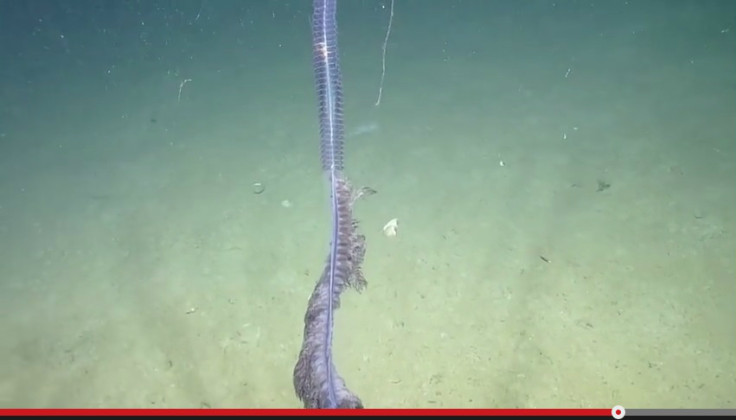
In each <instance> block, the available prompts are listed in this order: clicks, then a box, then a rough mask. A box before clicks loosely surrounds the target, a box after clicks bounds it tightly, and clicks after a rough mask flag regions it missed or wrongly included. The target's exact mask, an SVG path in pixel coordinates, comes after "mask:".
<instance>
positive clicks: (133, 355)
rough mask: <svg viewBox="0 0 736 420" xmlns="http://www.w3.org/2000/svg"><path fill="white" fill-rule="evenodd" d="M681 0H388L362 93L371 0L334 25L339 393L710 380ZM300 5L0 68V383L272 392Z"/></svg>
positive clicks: (498, 398) (711, 25)
mask: <svg viewBox="0 0 736 420" xmlns="http://www.w3.org/2000/svg"><path fill="white" fill-rule="evenodd" d="M399 5H400V3H399ZM694 8H695V7H694V6H693V7H692V8H686V9H687V10H689V11H688V12H687V13H686V12H684V11H672V12H671V13H670V14H669V15H667V16H663V15H662V14H660V13H654V12H651V13H649V14H645V16H644V17H643V18H642V19H641V22H636V21H632V22H630V25H629V26H625V25H621V24H611V25H609V26H606V25H603V24H600V22H592V23H591V22H588V23H584V22H580V21H577V20H576V19H575V18H574V16H567V17H566V19H567V21H566V22H567V23H566V24H564V25H561V24H559V22H555V21H553V20H551V19H542V18H539V19H536V18H529V20H528V21H525V23H524V24H523V25H519V24H518V19H517V20H514V19H511V18H509V17H504V16H497V17H494V18H488V19H487V21H486V22H480V21H479V20H478V21H474V20H473V19H472V16H473V14H472V13H467V14H466V15H463V16H465V18H467V20H466V23H465V25H464V26H463V27H462V28H463V29H462V30H459V29H455V30H452V31H450V30H448V31H447V32H441V29H437V28H436V27H433V26H432V25H430V24H429V23H426V24H425V23H422V21H421V16H417V15H416V14H410V15H407V14H403V15H402V14H401V9H400V8H397V15H396V16H397V17H396V20H395V22H394V24H395V25H396V26H395V27H394V32H393V33H392V37H393V38H392V39H391V42H390V43H389V45H388V56H387V65H388V66H387V74H386V82H385V88H384V96H383V100H382V103H381V105H380V106H379V107H375V106H374V105H373V102H374V101H375V98H376V93H377V84H378V79H379V75H380V45H381V42H382V40H383V36H384V32H383V31H384V28H385V18H386V13H385V11H384V10H379V11H376V14H375V16H374V18H373V20H371V21H369V22H368V23H365V24H364V25H365V26H364V27H359V28H358V29H360V31H365V33H368V32H370V33H371V34H372V35H371V37H370V38H365V39H363V40H360V39H361V38H360V37H359V36H358V29H355V32H354V33H351V31H350V30H346V31H344V32H343V33H345V35H344V38H341V47H342V60H343V72H344V78H345V80H344V87H345V95H346V107H345V118H346V124H347V128H346V130H347V132H348V134H349V135H348V138H347V140H346V159H345V160H346V173H347V174H348V176H349V177H350V178H351V180H352V181H353V182H354V183H355V184H356V185H359V186H362V185H367V186H370V187H373V188H375V189H376V190H377V191H378V193H377V194H376V195H374V196H371V197H368V198H366V199H365V200H363V201H361V202H359V204H358V205H357V207H356V209H355V211H356V216H357V217H358V218H359V219H360V220H361V223H362V225H361V226H362V230H363V232H364V233H365V235H366V236H367V255H366V260H365V265H364V271H365V274H366V277H367V279H368V283H369V284H368V288H367V289H366V290H365V291H364V292H363V293H362V294H357V293H355V292H354V291H348V292H346V293H345V295H344V296H343V304H342V307H341V308H340V310H339V311H338V313H337V324H336V333H335V334H336V341H335V344H334V352H335V358H336V363H337V366H338V369H339V371H340V373H341V374H342V375H343V376H344V377H345V379H346V381H347V383H348V386H349V387H350V388H351V389H352V390H353V391H355V392H356V393H357V394H358V395H359V396H360V397H361V398H362V399H363V401H364V403H365V404H366V406H368V407H601V406H603V407H610V406H612V405H614V404H622V405H624V406H626V407H731V408H733V407H736V305H735V304H734V302H735V298H736V273H735V272H736V258H735V257H736V124H735V123H734V115H736V101H735V96H734V94H735V92H736V90H735V87H736V48H734V47H735V46H736V42H735V40H736V37H735V34H734V32H736V27H733V26H730V27H729V25H732V24H733V17H732V16H731V17H728V16H725V15H724V16H723V22H722V24H719V23H718V22H717V19H715V20H714V16H713V12H712V10H710V11H708V12H707V13H706V12H703V14H702V15H698V14H697V13H696V12H693V11H692V9H694ZM205 11H206V10H205ZM211 12H212V11H211ZM456 13H457V14H459V15H462V13H463V12H461V11H457V12H456ZM274 19H277V18H276V17H275V18H274ZM302 19H304V17H303V16H299V17H298V18H294V21H295V22H297V23H298V24H296V25H294V27H293V28H292V32H290V33H288V34H286V35H284V39H282V40H279V42H283V45H284V46H283V48H280V47H279V46H277V45H276V41H273V40H271V41H273V44H268V45H265V44H264V45H261V46H259V47H258V48H253V49H251V50H247V49H244V51H238V50H237V49H235V48H234V46H233V45H230V44H227V43H225V42H223V43H222V44H223V45H226V46H222V47H221V48H220V47H217V46H216V45H215V46H214V47H208V48H204V47H197V48H200V49H199V50H198V54H199V55H198V56H197V58H196V59H192V60H188V61H185V62H183V63H184V64H175V63H172V62H169V61H167V60H166V59H156V58H155V56H154V57H153V58H152V57H150V56H145V55H144V54H143V53H141V54H140V56H137V55H135V53H134V52H133V51H135V50H131V51H128V52H127V53H121V54H123V56H124V54H130V56H129V58H128V59H126V60H119V61H117V62H115V63H116V65H115V66H114V67H112V68H111V71H109V72H107V71H104V68H103V67H104V66H102V65H101V64H100V63H96V62H95V61H94V60H95V58H94V57H92V56H89V57H88V56H85V55H84V54H83V53H82V52H80V51H79V50H78V49H77V50H76V51H75V45H76V44H75V43H74V41H73V39H70V40H69V44H68V49H67V50H63V49H62V50H59V51H56V52H55V53H54V51H40V52H38V54H27V55H26V56H25V58H24V60H26V61H27V63H26V64H25V67H18V68H6V69H5V70H4V76H3V80H2V89H3V90H2V94H3V96H2V103H1V104H0V111H1V115H2V126H0V133H1V136H2V137H0V308H1V310H2V316H0V336H1V337H2V340H0V406H2V407H10V406H13V407H18V406H21V407H110V406H112V407H298V406H299V401H298V400H297V399H296V397H295V395H294V391H293V386H292V382H291V374H292V369H293V366H294V363H295V362H296V356H297V353H298V351H299V347H300V344H301V334H302V327H303V324H302V318H303V315H304V310H305V308H306V301H307V298H308V296H309V294H310V292H311V290H312V287H313V285H314V282H315V280H316V278H317V276H318V274H319V272H320V271H321V269H322V265H323V261H324V258H325V256H326V252H327V240H328V232H329V230H328V229H329V227H328V222H329V219H328V217H329V216H328V205H327V201H326V190H325V184H324V178H323V177H322V175H321V172H320V163H319V139H318V130H317V117H316V105H315V101H314V87H313V84H312V74H311V66H310V54H311V51H310V47H309V39H308V31H309V29H308V26H307V25H306V22H304V23H302V22H303V20H302ZM458 20H460V18H458ZM576 22H577V24H578V26H576V25H575V23H576ZM197 24H201V25H207V24H208V25H216V24H215V23H214V22H213V21H208V20H206V19H204V18H203V19H202V21H201V22H197ZM584 25H590V26H589V27H585V26H584ZM189 26H192V25H191V22H190V25H189ZM344 26H345V27H349V25H348V24H345V25H344ZM356 27H357V25H356ZM433 28H434V29H436V30H438V31H440V34H438V35H437V37H438V39H441V41H437V42H434V41H431V40H426V39H424V38H423V35H422V34H426V33H428V32H426V31H431V30H432V29H433ZM560 28H562V29H560ZM683 28H685V29H683ZM727 28H730V30H729V31H725V32H724V29H727ZM532 29H533V31H532ZM238 30H244V29H243V28H242V27H240V28H231V29H226V28H223V29H222V30H221V31H220V32H219V33H218V34H217V35H210V37H221V39H223V40H228V39H234V38H233V37H234V35H233V33H234V32H237V31H238ZM555 31H557V32H555ZM559 31H563V32H564V33H562V34H560V32H559ZM553 33H555V34H559V36H560V37H566V38H565V39H566V41H564V42H563V41H559V40H557V41H555V42H546V41H547V40H549V39H550V37H551V36H552V35H551V34H553ZM584 34H587V35H584ZM195 35H196V32H195ZM501 35H502V36H501ZM190 36H194V35H190ZM491 40H492V41H491ZM238 42H240V44H239V45H243V43H245V44H247V41H244V40H243V39H240V38H239V41H238ZM233 44H234V43H233ZM193 48H194V47H193ZM244 48H245V47H244ZM362 53H365V54H362ZM54 54H56V55H54ZM75 54H76V55H75ZM80 57H81V58H80ZM52 58H53V59H55V60H57V63H58V66H56V67H51V66H49V65H48V62H49V61H48V60H51V59H52ZM34 60H35V61H34ZM91 62H95V63H96V64H95V65H94V66H92V65H91V64H90V63H91ZM41 63H46V64H43V65H42V64H41ZM16 64H17V63H16ZM97 64H100V65H99V66H97ZM98 67H99V68H98ZM254 67H255V70H254ZM29 68H33V71H35V72H36V73H29V71H30V70H28V69H29ZM107 68H108V69H110V67H109V66H108V67H107ZM568 69H569V72H568ZM21 70H23V71H21ZM185 79H191V81H190V82H187V83H186V84H185V86H184V87H183V89H182V93H181V97H180V98H178V91H179V86H180V83H181V82H182V81H183V80H185ZM28 80H32V82H28ZM356 130H357V131H356ZM356 133H357V134H356ZM501 162H502V164H501ZM255 182H260V183H262V184H263V185H264V186H265V191H264V192H263V193H262V194H254V193H253V190H252V184H253V183H255ZM603 184H606V185H607V186H608V188H604V189H602V190H601V191H598V190H599V185H603ZM283 200H288V201H289V204H290V206H283V205H282V202H283ZM392 218H398V220H399V231H398V235H397V236H396V237H394V238H388V237H386V236H384V235H383V232H382V230H381V228H382V226H383V224H384V223H385V222H387V221H388V220H389V219H392ZM542 258H544V259H546V260H547V261H544V260H543V259H542Z"/></svg>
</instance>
